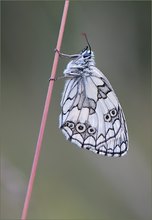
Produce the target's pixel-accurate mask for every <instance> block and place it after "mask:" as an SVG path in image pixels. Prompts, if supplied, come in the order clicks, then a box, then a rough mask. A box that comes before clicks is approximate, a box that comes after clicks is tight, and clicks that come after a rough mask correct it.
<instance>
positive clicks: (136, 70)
mask: <svg viewBox="0 0 152 220" xmlns="http://www.w3.org/2000/svg"><path fill="white" fill-rule="evenodd" d="M63 6H64V1H2V2H1V38H2V41H1V42H2V43H1V47H2V52H1V55H2V57H1V62H2V65H1V70H2V78H1V79H2V82H1V88H2V141H1V143H2V148H1V219H4V220H6V219H20V216H21V212H22V208H23V203H24V199H25V193H26V189H27V184H28V180H29V175H30V170H31V166H32V160H33V156H34V151H35V145H36V142H37V137H38V132H39V126H40V122H41V117H42V112H43V107H44V102H45V98H46V93H47V89H48V79H49V77H50V72H51V67H52V63H53V58H54V48H55V47H56V42H57V37H58V31H59V27H60V21H61V16H62V11H63ZM150 10H151V3H150V1H71V3H70V7H69V13H68V18H67V23H66V28H65V33H64V38H63V43H62V52H65V53H69V54H72V53H77V52H79V51H81V50H82V49H83V48H84V47H85V46H86V42H85V39H84V37H83V36H82V35H81V33H82V32H86V33H87V35H88V38H89V41H90V44H91V46H92V49H93V51H94V53H95V57H96V65H97V67H98V68H99V69H100V70H101V71H103V73H104V74H105V75H106V76H107V78H108V79H109V80H110V82H111V84H112V86H113V88H114V89H115V92H116V94H117V96H118V98H119V100H120V102H121V104H122V106H123V109H124V112H125V115H126V119H127V122H128V130H129V137H130V149H129V151H128V154H127V155H126V156H124V157H122V158H118V159H116V158H107V157H104V156H99V155H95V154H93V153H91V152H89V151H87V150H81V149H79V148H78V147H77V146H76V145H74V144H71V143H70V142H68V141H66V140H65V138H64V136H63V134H62V133H61V131H60V130H59V128H58V116H59V114H60V111H61V107H60V99H61V94H62V91H63V87H64V80H59V81H56V82H55V86H54V90H53V98H52V103H51V106H50V110H49V115H48V121H47V126H46V130H45V136H44V141H43V146H42V151H41V156H40V161H39V164H38V170H37V175H36V180H35V184H34V190H33V193H32V198H31V202H30V208H29V213H28V219H32V220H33V219H35V220H39V219H48V220H49V219H50V220H52V219H53V220H54V219H64V220H67V219H101V220H115V219H117V220H122V219H123V220H143V219H144V220H149V219H151V211H150V210H151V153H152V150H151V143H150V135H151V131H150V121H151V116H150V115H151V114H150V61H151V60H150V41H151V39H150V28H151V24H150V22H151V21H150ZM67 62H68V60H67V59H64V58H61V59H60V61H59V66H58V70H57V75H58V76H61V75H62V72H63V70H64V68H65V65H66V64H67Z"/></svg>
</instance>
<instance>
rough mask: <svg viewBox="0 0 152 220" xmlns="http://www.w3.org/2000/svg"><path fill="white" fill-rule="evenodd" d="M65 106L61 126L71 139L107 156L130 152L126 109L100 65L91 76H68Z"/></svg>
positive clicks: (64, 93) (81, 145) (62, 104)
mask: <svg viewBox="0 0 152 220" xmlns="http://www.w3.org/2000/svg"><path fill="white" fill-rule="evenodd" d="M61 107H62V112H61V115H60V128H61V129H62V131H63V133H64V134H65V136H66V137H67V139H69V140H70V141H71V142H73V143H75V144H77V145H78V146H79V147H81V148H85V149H88V150H91V151H93V152H95V153H98V154H103V155H107V156H116V157H117V156H122V155H124V154H125V153H126V152H127V150H128V132H127V126H126V121H125V117H124V113H123V110H122V108H121V106H120V103H119V101H118V99H117V97H116V95H115V93H114V91H113V89H112V87H111V85H110V83H109V81H108V79H107V78H106V77H105V76H104V75H103V74H102V73H101V72H100V71H99V70H98V69H97V68H96V67H93V70H92V75H91V76H88V77H74V78H71V79H69V80H67V82H66V85H65V89H64V92H63V96H62V101H61Z"/></svg>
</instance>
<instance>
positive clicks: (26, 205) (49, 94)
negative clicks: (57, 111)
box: [21, 0, 69, 220]
mask: <svg viewBox="0 0 152 220" xmlns="http://www.w3.org/2000/svg"><path fill="white" fill-rule="evenodd" d="M68 7H69V0H65V4H64V10H63V15H62V20H61V25H60V31H59V36H58V41H57V46H56V49H57V50H58V51H60V48H61V43H62V38H63V33H64V29H65V23H66V18H67V13H68ZM58 61H59V53H57V52H56V53H55V56H54V62H53V66H52V73H51V78H53V79H54V78H55V75H56V70H57V65H58ZM53 85H54V80H51V81H50V83H49V87H48V92H47V96H46V100H45V105H44V111H43V115H42V120H41V125H40V130H39V135H38V140H37V145H36V150H35V155H34V160H33V165H32V169H31V175H30V179H29V183H28V188H27V192H26V197H25V202H24V207H23V211H22V217H21V220H26V219H27V213H28V208H29V203H30V199H31V194H32V190H33V184H34V180H35V175H36V170H37V165H38V161H39V156H40V151H41V146H42V141H43V135H44V130H45V126H46V121H47V116H48V110H49V106H50V103H51V97H52V90H53Z"/></svg>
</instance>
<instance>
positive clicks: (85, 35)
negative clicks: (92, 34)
mask: <svg viewBox="0 0 152 220" xmlns="http://www.w3.org/2000/svg"><path fill="white" fill-rule="evenodd" d="M82 35H83V36H84V37H85V39H86V41H87V44H88V46H89V50H90V53H91V46H90V44H89V41H88V38H87V34H86V33H82Z"/></svg>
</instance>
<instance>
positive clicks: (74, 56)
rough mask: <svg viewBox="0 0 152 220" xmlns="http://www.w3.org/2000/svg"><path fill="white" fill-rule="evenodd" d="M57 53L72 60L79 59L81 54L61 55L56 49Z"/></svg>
mask: <svg viewBox="0 0 152 220" xmlns="http://www.w3.org/2000/svg"><path fill="white" fill-rule="evenodd" d="M55 52H57V53H58V54H59V56H60V57H68V58H70V59H72V58H77V57H78V56H79V54H65V53H61V52H60V51H59V50H58V49H56V48H55Z"/></svg>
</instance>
